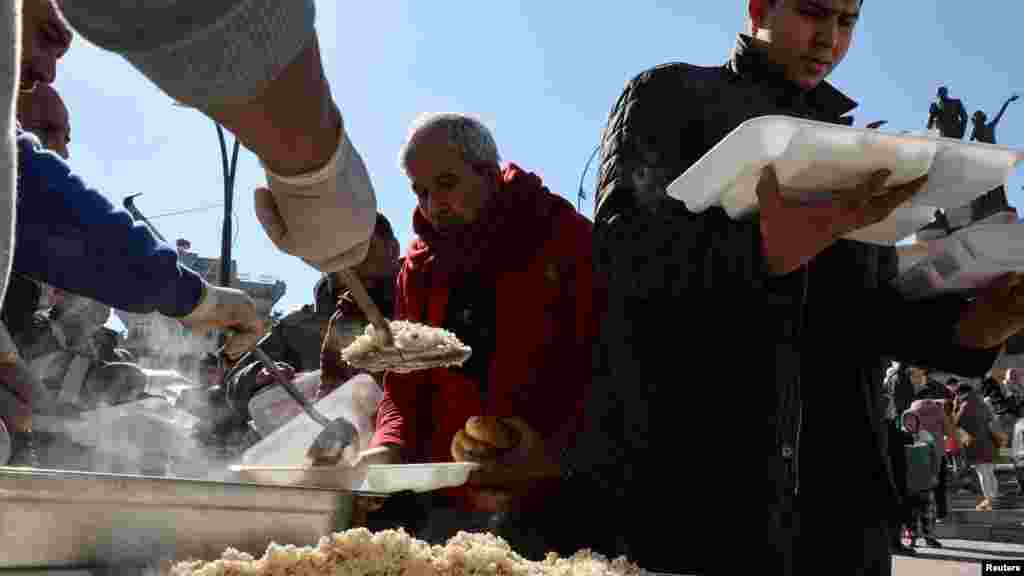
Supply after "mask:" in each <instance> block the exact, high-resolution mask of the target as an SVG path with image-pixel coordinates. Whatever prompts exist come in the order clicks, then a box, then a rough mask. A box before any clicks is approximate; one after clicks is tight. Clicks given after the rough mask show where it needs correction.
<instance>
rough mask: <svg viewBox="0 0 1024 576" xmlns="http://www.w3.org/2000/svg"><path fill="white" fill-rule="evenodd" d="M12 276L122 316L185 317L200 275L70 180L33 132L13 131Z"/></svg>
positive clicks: (197, 292) (196, 300)
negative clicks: (114, 310) (104, 306)
mask: <svg viewBox="0 0 1024 576" xmlns="http://www.w3.org/2000/svg"><path fill="white" fill-rule="evenodd" d="M17 140H18V204H17V222H16V227H15V244H14V246H15V248H14V265H13V268H14V270H15V271H16V272H19V273H21V274H24V275H26V276H29V277H31V278H34V279H36V280H39V281H42V282H45V283H47V284H50V285H51V286H56V287H58V288H62V289H64V290H67V291H68V292H73V293H75V294H80V295H82V296H85V297H88V298H92V299H94V300H98V301H100V302H103V303H104V304H108V305H110V306H112V307H113V308H117V309H119V310H124V311H126V312H136V313H149V312H159V313H161V314H163V315H165V316H177V317H181V316H185V315H187V314H188V313H189V312H191V311H192V310H193V309H194V308H195V307H196V306H197V305H198V304H199V299H200V298H201V297H202V294H203V281H202V278H201V277H200V276H199V275H198V274H197V273H195V272H193V271H192V270H189V269H188V268H186V267H184V266H182V265H180V264H179V263H178V253H177V251H175V249H174V248H173V247H171V246H170V245H168V244H167V243H165V242H161V241H160V240H159V239H157V238H156V237H154V235H153V233H152V232H151V231H150V230H149V229H148V228H146V227H145V226H143V225H141V224H137V223H136V222H135V221H134V220H133V219H132V217H131V215H130V214H128V213H127V212H125V211H124V210H121V209H119V208H115V207H114V205H113V204H111V203H110V201H109V200H107V199H106V198H105V197H104V196H103V195H102V194H100V193H99V192H97V191H96V190H94V189H92V188H89V187H87V186H86V184H85V183H84V182H83V181H82V179H81V178H79V177H78V176H75V175H74V174H73V173H72V172H71V169H70V168H69V167H68V165H67V163H65V162H64V160H63V159H61V158H60V157H59V156H57V155H56V154H54V153H52V152H49V151H47V150H44V149H43V147H42V145H41V144H40V143H39V140H38V139H37V138H36V137H35V136H34V135H32V134H30V133H28V132H24V131H22V130H21V129H20V128H19V129H18V131H17Z"/></svg>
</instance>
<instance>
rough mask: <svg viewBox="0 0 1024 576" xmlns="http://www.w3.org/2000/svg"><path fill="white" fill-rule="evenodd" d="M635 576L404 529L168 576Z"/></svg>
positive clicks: (350, 533) (230, 559)
mask: <svg viewBox="0 0 1024 576" xmlns="http://www.w3.org/2000/svg"><path fill="white" fill-rule="evenodd" d="M277 574H282V575H283V574H288V575H290V576H342V575H344V576H469V575H474V576H484V575H502V576H639V575H640V574H642V571H641V570H640V568H639V567H637V566H636V565H634V564H631V563H629V562H628V561H627V560H626V559H625V558H618V559H616V560H612V561H609V560H608V559H606V558H604V557H603V556H601V555H599V554H594V553H591V552H590V551H589V550H583V551H580V552H577V553H576V554H574V555H573V556H572V557H571V558H559V557H558V556H557V555H555V554H548V557H547V558H546V559H545V560H544V561H542V562H532V561H530V560H526V559H524V558H522V557H521V556H519V555H518V554H516V553H515V552H514V551H512V549H511V548H510V547H509V545H508V543H507V542H505V541H504V540H502V539H501V538H498V537H496V536H494V535H491V534H470V533H467V532H459V534H458V535H456V536H455V537H454V538H452V539H451V540H449V541H448V544H447V545H445V546H430V545H428V544H427V543H426V542H423V541H421V540H416V539H414V538H412V537H411V536H409V535H408V534H406V533H405V531H404V530H397V531H396V530H385V531H382V532H378V533H376V534H373V533H371V532H370V531H368V530H366V529H365V528H356V529H352V530H347V531H345V532H341V533H336V534H332V535H331V536H324V537H322V538H320V542H319V543H318V544H317V546H316V547H315V548H313V547H311V546H305V547H302V548H299V547H296V546H281V545H278V544H275V543H272V544H271V545H270V546H269V547H267V551H266V552H265V553H264V554H263V556H262V557H261V558H259V559H255V558H253V557H252V556H251V555H249V554H244V553H241V552H238V551H237V550H234V549H228V550H227V551H226V552H224V554H223V555H222V556H221V558H220V560H216V561H214V562H208V563H205V562H202V561H192V562H181V563H178V564H176V565H175V566H173V567H172V568H171V576H243V575H244V576H271V575H277Z"/></svg>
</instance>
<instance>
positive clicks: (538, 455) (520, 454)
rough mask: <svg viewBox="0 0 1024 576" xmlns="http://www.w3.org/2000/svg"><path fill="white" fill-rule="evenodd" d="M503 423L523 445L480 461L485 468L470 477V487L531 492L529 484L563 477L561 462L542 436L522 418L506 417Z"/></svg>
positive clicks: (519, 443)
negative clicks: (514, 433)
mask: <svg viewBox="0 0 1024 576" xmlns="http://www.w3.org/2000/svg"><path fill="white" fill-rule="evenodd" d="M501 422H502V423H503V424H505V425H507V426H509V427H510V428H512V429H513V430H515V431H516V432H517V433H518V437H519V442H518V444H516V446H515V447H514V448H511V449H509V450H504V451H499V452H496V453H494V454H493V456H492V457H490V458H488V459H483V460H478V461H479V462H480V463H481V464H482V465H483V466H482V467H481V468H480V469H479V470H476V471H474V472H473V473H472V474H471V475H470V478H469V483H470V485H474V486H481V487H491V488H498V489H507V490H517V489H529V485H530V484H531V483H533V482H535V481H537V480H541V479H545V478H558V477H559V476H560V475H561V467H560V466H559V463H558V459H557V458H556V457H555V456H553V455H552V454H551V453H550V451H549V449H548V446H547V444H546V442H545V440H544V438H543V437H542V436H541V435H540V433H538V432H537V431H536V430H534V429H533V427H531V426H530V425H529V424H527V422H526V421H525V420H523V419H522V418H502V419H501Z"/></svg>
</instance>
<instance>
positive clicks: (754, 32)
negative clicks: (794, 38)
mask: <svg viewBox="0 0 1024 576" xmlns="http://www.w3.org/2000/svg"><path fill="white" fill-rule="evenodd" d="M779 2H782V0H775V6H772V0H750V1H749V4H748V5H747V15H748V17H749V18H750V35H751V36H753V37H755V38H761V39H762V40H770V39H771V30H772V20H773V19H774V18H773V17H774V16H775V10H776V9H777V8H778V4H779ZM766 32H767V35H765V33H766Z"/></svg>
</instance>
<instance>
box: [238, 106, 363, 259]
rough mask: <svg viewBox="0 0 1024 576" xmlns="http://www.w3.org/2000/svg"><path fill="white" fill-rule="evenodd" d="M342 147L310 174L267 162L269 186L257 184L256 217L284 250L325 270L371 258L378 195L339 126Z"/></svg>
mask: <svg viewBox="0 0 1024 576" xmlns="http://www.w3.org/2000/svg"><path fill="white" fill-rule="evenodd" d="M338 131H339V144H338V149H337V150H336V151H335V152H334V155H333V156H332V157H331V159H330V161H328V162H327V164H326V165H325V166H324V167H323V168H320V169H319V170H316V171H314V172H311V173H308V174H301V175H299V176H290V177H285V176H280V175H277V174H274V173H272V172H271V171H270V170H269V169H267V168H266V167H264V170H265V171H266V173H267V181H268V183H269V187H268V188H258V189H256V193H255V194H256V195H255V209H256V218H257V219H258V220H259V221H260V224H262V225H263V229H264V230H265V231H266V232H267V236H269V237H270V240H271V241H272V242H273V243H274V245H275V246H277V247H278V248H279V249H280V250H282V251H284V252H287V253H288V254H292V255H293V256H298V257H299V258H302V260H304V261H305V262H306V263H307V264H309V265H310V266H313V267H314V268H316V269H318V270H320V271H322V272H336V271H338V270H342V269H345V268H351V267H353V266H355V265H357V264H359V263H360V262H362V261H363V260H364V259H365V258H366V253H367V250H368V249H369V246H370V237H371V236H372V235H373V227H374V224H375V222H376V218H377V199H376V196H375V195H374V192H373V185H372V184H371V183H370V177H369V174H368V173H367V171H366V166H365V165H364V164H363V159H362V158H361V157H360V156H359V153H358V152H357V151H356V149H355V148H354V147H353V146H352V142H351V141H349V139H348V135H347V134H346V133H345V127H344V124H342V125H341V126H340V127H339V130H338Z"/></svg>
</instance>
